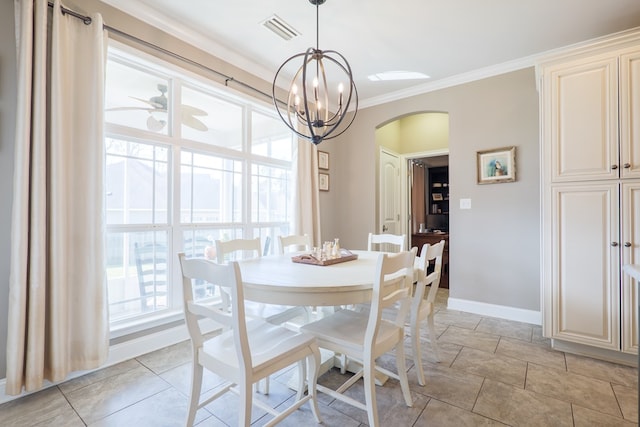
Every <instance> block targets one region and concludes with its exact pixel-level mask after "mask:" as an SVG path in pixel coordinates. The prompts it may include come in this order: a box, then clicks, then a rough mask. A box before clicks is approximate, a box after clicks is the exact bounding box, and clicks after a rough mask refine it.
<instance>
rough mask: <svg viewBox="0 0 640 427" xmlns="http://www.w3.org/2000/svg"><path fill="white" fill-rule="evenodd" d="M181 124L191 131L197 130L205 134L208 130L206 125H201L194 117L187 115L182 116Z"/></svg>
mask: <svg viewBox="0 0 640 427" xmlns="http://www.w3.org/2000/svg"><path fill="white" fill-rule="evenodd" d="M182 123H183V124H184V125H185V126H189V127H190V128H192V129H195V130H199V131H202V132H206V131H208V130H209V128H208V127H207V125H205V124H204V123H202V122H201V121H200V120H199V119H196V118H195V117H193V116H189V115H186V114H182Z"/></svg>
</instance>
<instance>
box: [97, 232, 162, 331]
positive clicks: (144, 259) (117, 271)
mask: <svg viewBox="0 0 640 427" xmlns="http://www.w3.org/2000/svg"><path fill="white" fill-rule="evenodd" d="M169 253H170V252H168V251H167V232H166V231H145V232H109V233H107V284H108V294H109V315H110V317H111V322H114V321H118V320H122V319H126V318H129V317H132V316H136V315H139V314H142V313H152V312H155V311H159V310H163V309H166V308H167V307H168V304H169V303H170V301H169V300H168V298H169V294H168V292H167V277H169V276H168V273H169V272H168V260H167V255H168V254H169Z"/></svg>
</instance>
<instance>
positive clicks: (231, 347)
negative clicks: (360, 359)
mask: <svg viewBox="0 0 640 427" xmlns="http://www.w3.org/2000/svg"><path fill="white" fill-rule="evenodd" d="M247 338H248V341H249V348H250V350H251V361H252V362H253V363H252V364H253V366H252V368H253V370H254V372H259V371H262V370H263V369H264V368H265V366H269V372H267V373H266V374H265V375H268V374H269V373H273V372H277V371H279V370H280V369H282V368H284V367H286V366H289V365H290V364H291V363H293V362H292V361H290V359H292V360H293V361H296V360H298V359H300V357H299V356H297V355H296V354H297V353H298V352H300V351H306V349H307V348H308V346H309V345H310V344H311V343H313V342H314V340H315V338H314V337H313V336H311V335H308V334H304V333H300V332H295V331H292V330H290V329H287V328H283V327H282V326H278V325H274V324H272V323H269V322H266V321H264V320H262V319H253V320H249V321H248V322H247ZM199 356H200V358H201V359H202V360H203V361H205V360H207V359H209V362H212V363H217V364H220V363H221V361H222V363H224V364H225V365H226V366H228V367H229V368H231V369H230V371H235V370H238V368H239V365H238V359H239V358H238V355H237V353H236V347H235V344H234V338H233V331H232V330H228V331H226V332H223V333H222V334H220V335H217V336H215V337H213V338H211V339H209V340H207V341H205V342H204V343H203V346H202V348H201V349H200V354H199ZM274 357H280V358H281V360H282V363H280V364H274V363H273V359H274ZM218 372H221V371H220V370H218Z"/></svg>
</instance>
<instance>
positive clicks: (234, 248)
mask: <svg viewBox="0 0 640 427" xmlns="http://www.w3.org/2000/svg"><path fill="white" fill-rule="evenodd" d="M261 256H262V243H260V238H259V237H256V238H255V239H232V240H216V257H217V259H218V264H224V263H225V262H227V261H236V260H239V259H246V258H259V257H261Z"/></svg>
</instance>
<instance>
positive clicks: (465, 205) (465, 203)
mask: <svg viewBox="0 0 640 427" xmlns="http://www.w3.org/2000/svg"><path fill="white" fill-rule="evenodd" d="M460 209H471V199H460Z"/></svg>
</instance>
